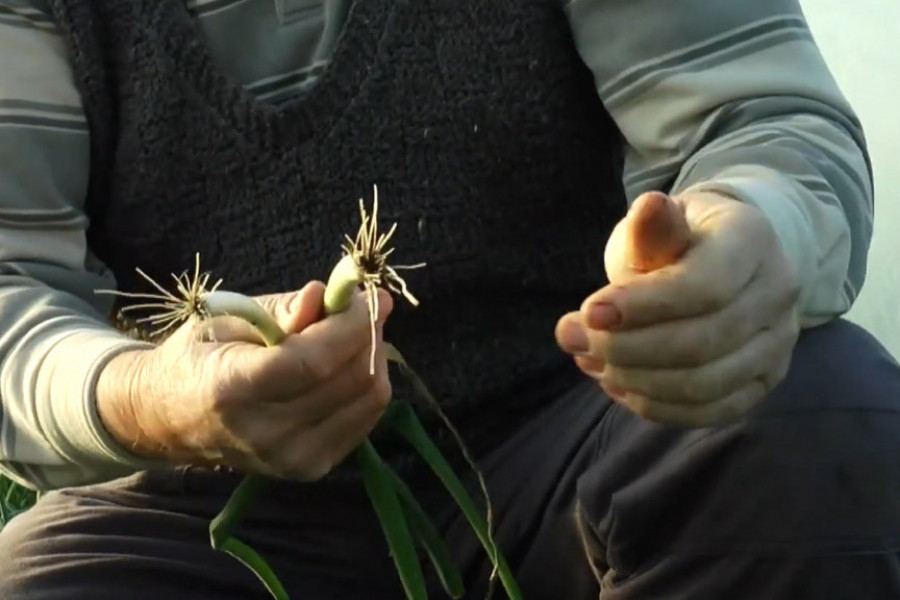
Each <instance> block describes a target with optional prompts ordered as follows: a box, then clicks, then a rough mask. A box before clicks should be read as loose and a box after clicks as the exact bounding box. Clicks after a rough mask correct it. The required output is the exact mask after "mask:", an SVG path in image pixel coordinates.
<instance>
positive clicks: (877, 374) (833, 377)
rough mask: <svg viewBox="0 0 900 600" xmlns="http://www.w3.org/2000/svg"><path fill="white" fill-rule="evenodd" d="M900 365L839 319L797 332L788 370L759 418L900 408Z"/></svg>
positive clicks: (862, 331)
mask: <svg viewBox="0 0 900 600" xmlns="http://www.w3.org/2000/svg"><path fill="white" fill-rule="evenodd" d="M898 401H900V365H898V364H897V361H896V360H895V359H894V358H893V357H892V356H891V355H890V354H889V353H888V351H887V350H886V349H885V348H884V347H883V346H881V344H879V343H878V342H877V341H876V340H875V338H874V337H872V335H870V334H869V333H868V332H866V331H865V330H864V329H862V328H860V327H858V326H856V325H854V324H852V323H850V322H848V321H844V320H837V321H834V322H831V323H828V324H826V325H822V326H820V327H815V328H812V329H808V330H805V331H803V332H802V333H801V335H800V339H799V340H798V342H797V346H796V348H795V349H794V354H793V358H792V361H791V367H790V370H789V372H788V374H787V376H786V378H785V380H784V381H783V382H782V383H781V384H780V385H779V386H777V387H776V388H775V389H774V390H773V392H772V394H771V395H770V398H769V399H768V400H767V401H765V402H763V404H762V405H761V406H760V407H759V412H760V413H763V414H773V413H778V412H785V411H792V410H831V409H836V410H849V409H853V410H886V411H894V410H897V409H898V407H900V402H898Z"/></svg>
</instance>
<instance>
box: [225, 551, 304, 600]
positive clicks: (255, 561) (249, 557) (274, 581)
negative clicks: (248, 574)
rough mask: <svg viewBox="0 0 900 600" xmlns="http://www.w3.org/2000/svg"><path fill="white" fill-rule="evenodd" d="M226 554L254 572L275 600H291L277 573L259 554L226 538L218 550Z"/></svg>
mask: <svg viewBox="0 0 900 600" xmlns="http://www.w3.org/2000/svg"><path fill="white" fill-rule="evenodd" d="M216 549H217V550H220V551H222V552H225V553H226V554H230V555H231V556H233V557H234V558H236V559H238V560H239V561H241V562H242V563H243V564H244V566H245V567H247V568H248V569H250V570H251V571H253V573H254V575H256V576H257V577H258V578H259V580H260V581H262V583H263V585H264V586H266V589H267V590H268V591H269V593H270V594H271V595H272V598H274V599H275V600H290V596H288V593H287V590H285V589H284V586H282V585H281V581H279V580H278V576H277V575H275V571H273V570H272V567H270V566H269V563H267V562H266V559H264V558H263V557H262V556H260V555H259V553H258V552H257V551H256V550H254V549H253V548H251V547H250V546H248V545H247V544H245V543H244V542H242V541H240V540H239V539H237V538H236V537H228V538H226V539H225V540H224V541H223V542H222V543H221V544H220V545H219V547H218V548H216Z"/></svg>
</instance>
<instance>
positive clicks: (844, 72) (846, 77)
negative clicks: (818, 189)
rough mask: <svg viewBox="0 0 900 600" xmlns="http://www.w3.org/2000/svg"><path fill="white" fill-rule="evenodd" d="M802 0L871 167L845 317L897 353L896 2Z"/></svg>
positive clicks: (899, 39)
mask: <svg viewBox="0 0 900 600" xmlns="http://www.w3.org/2000/svg"><path fill="white" fill-rule="evenodd" d="M739 1H751V0H739ZM800 3H801V5H802V6H803V10H804V12H805V13H806V18H807V20H808V21H809V24H810V27H811V28H812V30H813V35H814V36H815V37H816V41H817V42H818V44H819V47H820V48H821V50H822V53H823V54H824V56H825V59H826V61H827V62H828V64H829V66H830V67H831V71H832V73H833V74H834V77H835V79H836V80H837V82H838V84H839V85H840V86H841V89H842V90H843V92H844V94H845V95H846V96H847V98H848V99H849V100H850V102H851V103H852V104H853V106H854V108H855V109H856V112H857V114H858V115H859V117H860V119H861V120H862V122H863V126H864V127H865V130H866V136H867V139H868V144H869V150H870V152H871V154H872V161H873V165H874V171H875V236H874V239H873V243H872V249H871V252H870V254H869V271H868V276H867V278H866V284H865V287H864V288H863V292H862V294H861V296H860V298H859V299H858V301H857V303H856V305H855V306H854V308H853V310H852V311H851V312H850V314H849V315H848V318H849V319H850V320H852V321H854V322H856V323H859V324H860V325H862V326H864V327H865V328H866V329H868V330H869V331H870V332H872V333H873V334H874V335H875V336H876V337H877V338H878V339H879V340H880V341H881V342H882V343H883V344H884V345H885V346H887V347H888V349H889V350H890V351H891V352H892V353H893V354H894V356H896V357H898V358H900V0H852V1H851V0H800Z"/></svg>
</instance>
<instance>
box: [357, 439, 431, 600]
mask: <svg viewBox="0 0 900 600" xmlns="http://www.w3.org/2000/svg"><path fill="white" fill-rule="evenodd" d="M354 456H355V458H356V462H357V464H358V465H359V467H360V469H361V470H362V475H363V483H364V484H365V487H366V492H368V494H369V499H370V500H371V501H372V507H373V508H374V509H375V514H376V515H378V520H379V521H380V522H381V529H382V531H384V537H385V539H386V540H387V543H388V547H389V548H390V550H391V556H393V558H394V564H395V565H396V566H397V573H398V574H399V575H400V583H401V584H402V585H403V590H404V591H405V592H406V597H407V598H408V600H427V598H428V591H427V589H426V588H425V576H424V575H423V574H422V565H420V564H419V557H418V556H417V555H416V548H415V545H414V544H413V538H412V534H411V533H410V531H409V527H408V525H407V523H406V519H405V518H404V513H403V509H402V508H401V505H400V499H399V498H398V495H397V489H396V487H395V486H394V485H393V481H392V480H391V478H390V474H389V473H388V469H387V467H386V466H385V464H384V462H383V461H382V460H381V457H380V456H379V455H378V451H377V450H375V446H373V445H372V442H370V441H369V440H366V441H365V442H363V443H362V445H361V446H360V447H359V448H357V449H356V450H354Z"/></svg>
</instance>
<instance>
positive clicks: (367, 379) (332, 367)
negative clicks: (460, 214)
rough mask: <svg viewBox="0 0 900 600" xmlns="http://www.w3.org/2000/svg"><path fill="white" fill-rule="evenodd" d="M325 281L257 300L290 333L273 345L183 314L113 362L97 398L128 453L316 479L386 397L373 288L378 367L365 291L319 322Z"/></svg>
mask: <svg viewBox="0 0 900 600" xmlns="http://www.w3.org/2000/svg"><path fill="white" fill-rule="evenodd" d="M323 294H324V286H323V285H322V284H321V283H319V282H314V283H311V284H309V285H307V286H306V287H304V288H303V289H302V290H300V291H299V292H294V293H286V294H277V295H272V296H265V297H261V298H257V300H258V301H259V302H260V303H261V304H262V305H263V307H264V308H266V309H267V310H268V311H269V312H270V313H272V314H273V315H274V316H275V318H276V320H277V321H278V322H279V324H280V325H281V327H282V328H283V329H284V330H285V331H286V332H287V333H289V336H288V337H287V338H286V339H285V340H284V341H283V342H282V343H281V344H280V345H279V346H276V347H272V348H266V347H264V346H261V345H260V343H259V342H255V343H254V342H253V341H250V338H249V337H248V335H247V330H246V329H244V330H243V331H242V330H241V327H234V326H233V325H234V324H233V323H232V324H229V325H228V326H225V327H216V328H215V336H214V337H215V340H216V341H214V342H210V341H201V337H202V335H201V329H200V328H202V327H204V325H202V324H196V323H187V324H185V325H183V326H182V327H181V328H180V329H179V330H177V331H176V332H175V333H174V334H173V335H172V336H171V337H170V338H169V339H167V340H166V341H165V342H163V343H162V344H161V345H160V346H158V347H156V348H154V349H152V350H143V351H137V352H127V353H124V354H121V355H119V356H117V357H116V358H114V359H113V360H111V361H110V363H109V364H108V365H107V367H106V368H104V369H103V371H102V372H101V374H100V378H99V381H98V384H97V407H98V411H99V413H100V417H101V420H102V421H103V423H104V424H105V426H106V427H107V429H109V431H110V433H111V434H112V435H113V437H114V438H115V439H116V440H117V441H118V442H119V443H120V444H122V445H123V447H125V448H129V449H131V450H132V451H134V452H136V453H138V454H141V455H144V456H147V457H153V458H164V459H167V460H170V461H173V462H178V463H188V464H207V465H208V464H225V465H228V466H231V467H234V468H236V469H239V470H241V471H244V472H253V473H260V474H263V475H268V476H273V477H281V478H287V479H296V480H303V481H314V480H317V479H320V478H322V477H324V476H325V475H326V474H328V472H329V471H331V469H332V468H333V467H334V466H336V465H337V464H339V463H340V462H341V461H342V460H343V459H344V458H345V457H346V456H347V455H348V454H349V453H350V452H351V451H353V450H354V449H355V448H356V447H357V446H358V445H359V444H360V443H362V442H363V440H364V439H365V438H366V437H367V436H368V435H369V433H370V432H371V430H372V429H373V428H374V426H375V425H376V424H377V422H378V420H379V418H380V417H381V414H382V412H383V411H384V409H385V407H386V406H387V404H388V402H389V401H390V398H391V384H390V381H389V379H388V372H387V362H386V358H385V353H384V350H383V347H382V346H383V344H382V337H381V334H382V325H383V323H384V321H385V319H386V318H387V315H388V314H389V313H390V311H391V308H392V306H393V305H392V302H391V299H390V297H389V296H388V295H387V294H386V293H383V292H382V293H381V296H380V298H379V299H380V303H379V304H380V314H379V315H378V335H377V343H376V361H375V374H374V375H371V374H370V371H369V366H370V365H369V360H370V350H371V330H370V325H369V314H368V307H367V305H366V303H365V300H364V299H363V297H362V296H361V295H360V296H358V297H356V298H355V299H354V301H353V303H352V305H351V307H350V308H349V309H348V310H347V311H346V312H344V313H340V314H338V315H334V316H331V317H328V318H326V319H324V320H319V319H320V316H321V313H322V300H323Z"/></svg>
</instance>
